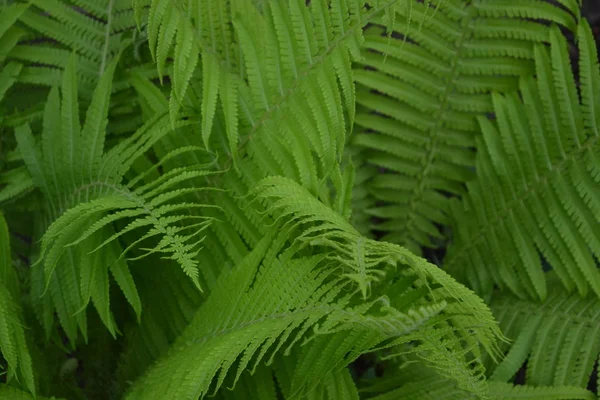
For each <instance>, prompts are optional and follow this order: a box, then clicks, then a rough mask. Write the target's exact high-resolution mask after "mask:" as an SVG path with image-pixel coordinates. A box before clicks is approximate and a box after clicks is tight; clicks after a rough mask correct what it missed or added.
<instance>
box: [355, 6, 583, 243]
mask: <svg viewBox="0 0 600 400" xmlns="http://www.w3.org/2000/svg"><path fill="white" fill-rule="evenodd" d="M409 3H411V4H410V5H404V6H399V7H396V8H395V22H394V24H393V25H394V32H393V35H391V36H390V35H386V33H385V30H384V28H383V27H384V26H386V25H387V26H389V19H388V18H383V17H381V18H379V19H377V20H375V21H374V22H376V23H377V24H376V25H373V26H372V27H371V28H369V29H368V30H367V32H366V33H365V43H364V45H363V53H364V59H362V60H360V61H359V62H358V63H357V64H356V66H355V70H354V75H355V77H356V82H357V84H358V85H357V93H358V94H357V97H356V100H357V104H358V105H359V108H358V111H357V114H356V125H357V128H356V134H355V136H354V137H353V143H354V144H355V145H356V146H360V147H364V148H366V149H368V150H367V151H366V152H365V155H366V159H367V161H368V162H369V164H370V165H372V166H375V167H377V168H379V169H380V170H381V173H379V174H377V175H376V176H374V178H373V179H372V180H371V181H370V182H369V184H368V188H369V191H370V194H371V196H372V197H373V204H372V206H371V208H370V209H369V210H368V212H369V214H370V215H372V216H373V217H375V218H376V222H375V223H374V224H373V225H372V229H373V230H375V231H376V232H380V233H382V234H383V236H382V239H383V240H387V241H391V242H394V243H399V244H402V245H405V246H407V247H408V248H410V249H411V250H413V251H415V252H419V251H420V248H421V247H422V246H425V247H439V246H440V245H442V244H443V243H444V239H445V237H446V233H445V231H444V230H443V229H441V227H443V226H445V225H448V224H449V223H450V222H451V220H450V212H449V211H450V210H449V198H450V197H452V196H456V195H461V194H463V193H464V191H465V190H464V183H465V182H467V181H469V180H470V179H472V178H473V177H474V174H473V166H474V164H475V151H474V150H475V149H474V148H475V147H476V138H477V137H478V136H479V128H478V125H477V122H476V119H475V117H477V116H485V115H487V114H488V113H491V112H492V111H493V106H492V101H491V98H490V96H489V92H490V91H492V90H495V91H505V90H510V89H514V88H517V85H518V77H519V76H521V75H524V74H529V73H533V72H534V62H533V59H534V45H535V44H536V43H543V42H546V41H548V37H549V32H550V30H549V27H548V26H546V25H545V24H543V23H540V20H549V21H553V22H556V23H559V24H561V25H562V26H565V27H566V28H568V29H570V30H574V29H575V22H576V21H575V19H574V18H573V17H572V16H571V14H569V12H568V11H571V12H573V13H574V14H575V15H579V10H578V8H577V5H576V4H569V5H570V7H571V9H569V10H568V11H567V10H565V9H563V8H560V7H557V6H553V5H550V4H549V3H546V2H541V1H537V0H522V1H521V0H518V1H508V2H504V1H502V2H498V1H497V0H478V1H465V0H435V1H434V0H432V1H425V2H409ZM570 3H574V2H570ZM565 6H567V5H565ZM525 16H527V18H529V19H528V20H523V17H525Z"/></svg>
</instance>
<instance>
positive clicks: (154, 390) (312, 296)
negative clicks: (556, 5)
mask: <svg viewBox="0 0 600 400" xmlns="http://www.w3.org/2000/svg"><path fill="white" fill-rule="evenodd" d="M274 232H275V230H274V231H273V233H274ZM277 232H281V231H280V230H277ZM282 239H283V240H282ZM271 240H272V239H270V238H268V237H267V238H265V239H264V240H263V241H262V242H261V244H259V246H258V247H257V248H256V250H255V251H254V252H252V253H251V254H250V255H249V256H248V258H247V259H245V260H244V262H243V264H242V265H240V266H238V268H236V269H235V270H234V271H233V272H232V274H231V275H229V276H227V277H226V278H223V281H222V282H221V285H220V286H219V287H217V288H216V289H215V290H214V291H213V292H212V295H211V297H209V299H208V300H207V302H206V303H205V304H204V305H203V306H202V307H201V308H200V310H199V311H198V313H197V314H196V316H195V317H194V320H193V321H192V322H191V324H190V326H189V327H188V328H187V329H186V331H185V332H184V333H183V334H182V336H181V337H180V338H179V339H178V341H177V342H176V343H175V345H174V346H173V348H172V350H171V351H170V352H169V353H168V354H167V355H166V356H165V357H164V358H163V359H162V360H160V361H159V362H158V363H157V364H156V365H155V367H154V368H152V369H151V370H150V371H149V372H148V373H147V374H146V375H145V376H144V377H143V378H142V379H141V380H138V381H137V382H136V384H135V385H134V386H133V387H132V389H131V390H130V392H129V394H128V396H127V398H131V399H137V398H142V399H143V398H150V397H152V396H156V395H157V394H158V395H161V396H162V395H163V394H169V395H173V394H175V395H176V396H177V397H178V398H182V399H187V398H190V399H191V398H196V397H197V396H201V397H203V396H204V395H206V393H207V391H208V389H209V387H211V382H212V381H213V379H215V380H216V383H215V386H214V387H215V388H216V389H217V390H218V388H219V387H220V386H221V385H222V383H223V381H224V379H225V376H226V375H227V371H228V370H229V369H230V368H232V366H233V364H234V362H235V361H236V359H238V357H240V358H239V365H238V372H237V374H236V378H235V380H234V382H235V381H237V379H238V378H239V376H240V375H241V373H242V371H243V370H244V369H245V368H246V366H248V365H249V364H250V363H252V364H253V365H254V366H255V367H256V365H257V364H258V363H259V362H261V361H262V360H263V358H267V357H268V354H273V355H274V354H276V353H277V352H278V351H279V350H280V349H282V347H283V346H284V345H285V346H287V348H288V349H290V348H291V346H292V345H294V343H296V342H297V341H298V340H300V338H301V337H302V336H304V335H305V333H306V332H307V330H308V329H309V328H311V327H312V326H314V325H315V324H317V323H318V322H319V321H321V322H322V324H320V328H319V329H318V330H317V332H316V333H317V334H318V335H326V334H330V335H331V334H334V333H336V332H344V334H341V333H340V334H337V335H334V339H333V340H332V339H328V340H319V338H318V337H317V338H316V339H314V340H315V341H314V343H317V342H318V343H319V344H320V345H323V344H328V345H327V346H328V347H329V349H327V350H326V352H327V354H329V355H330V356H331V357H321V356H322V353H321V352H320V351H319V347H313V346H311V344H305V346H307V353H306V356H307V357H308V358H307V359H305V360H304V361H305V362H306V364H305V363H304V362H302V364H301V365H315V364H314V363H315V361H316V360H319V359H320V360H321V363H323V364H322V366H320V368H323V370H329V369H330V368H331V367H333V366H334V365H335V364H336V363H338V362H341V360H344V359H346V358H348V359H349V360H352V359H354V358H356V357H357V356H358V355H360V354H361V353H362V352H365V351H368V350H370V349H371V348H373V347H374V346H376V345H377V344H380V343H382V342H384V341H385V340H389V339H397V338H398V337H403V336H404V335H408V334H409V333H410V332H411V331H413V330H415V329H418V328H419V326H420V325H421V324H423V323H424V322H425V321H427V320H428V319H432V318H435V317H434V316H435V315H436V314H437V313H439V309H437V310H434V309H431V310H430V311H431V313H429V312H425V313H423V314H422V315H421V314H419V315H418V318H417V317H416V315H411V314H404V313H400V312H397V311H393V310H388V309H386V308H385V307H384V308H382V310H381V313H382V314H381V315H379V316H378V317H375V318H373V317H374V316H373V317H371V316H369V315H365V314H366V313H367V312H369V310H370V309H371V308H373V306H374V304H375V303H372V302H369V303H366V304H362V305H359V306H357V307H355V308H347V307H345V305H346V304H348V301H349V300H350V296H349V295H346V294H343V293H342V292H341V290H342V289H343V288H344V287H345V286H346V283H345V279H343V278H340V277H336V276H335V274H334V272H335V270H336V267H335V264H334V263H331V262H324V260H325V259H324V257H323V256H320V255H318V256H310V257H303V258H291V256H292V253H291V252H290V250H284V251H283V252H282V253H281V254H280V255H279V256H277V257H275V256H276V254H277V252H275V253H274V249H276V248H278V247H280V246H281V244H282V243H283V241H285V235H284V236H283V238H282V237H281V236H280V237H279V238H277V241H279V242H280V244H279V245H278V246H276V247H275V248H274V249H273V248H270V247H271V246H269V245H270V242H271ZM265 252H266V254H264V253H265ZM260 263H262V266H261V267H259V265H260ZM275 282H276V283H275ZM292 288H293V289H292ZM232 292H236V293H241V296H237V297H231V296H230V295H229V294H230V293H232ZM216 302H218V304H220V305H221V308H220V310H227V311H226V312H225V313H224V314H223V313H222V312H221V311H219V312H217V313H215V310H216V308H214V306H213V304H217V303H216ZM240 304H253V306H252V307H250V308H248V307H240ZM443 306H445V305H442V307H443ZM213 318H218V321H219V322H217V320H215V323H214V324H208V325H207V324H206V321H209V320H211V319H213ZM388 324H389V325H388ZM426 325H427V324H425V326H426ZM348 331H350V334H349V336H350V337H351V338H353V339H352V340H348ZM365 335H367V337H365ZM406 340H410V339H406ZM309 343H313V342H312V341H311V342H309ZM336 343H337V344H336ZM273 347H274V348H273ZM288 351H289V350H288ZM332 351H333V352H332ZM348 352H350V354H348ZM315 357H316V358H315ZM336 360H340V361H336ZM347 362H348V360H346V362H345V363H347ZM330 363H333V364H330ZM345 363H344V364H343V365H345ZM311 373H312V371H311ZM298 374H299V375H296V376H295V379H299V380H300V387H296V385H295V384H293V386H292V390H293V392H296V391H298V390H301V388H305V387H306V384H305V382H307V383H310V382H312V381H313V380H315V377H314V376H312V377H311V374H308V376H307V377H306V378H304V377H303V375H304V374H303V372H302V369H300V370H299V371H298ZM165 375H167V376H169V379H162V380H157V379H155V377H156V376H165ZM317 375H320V374H318V372H317ZM311 378H312V379H311ZM321 378H322V376H318V380H320V379H321ZM305 379H308V381H305ZM304 390H305V389H304Z"/></svg>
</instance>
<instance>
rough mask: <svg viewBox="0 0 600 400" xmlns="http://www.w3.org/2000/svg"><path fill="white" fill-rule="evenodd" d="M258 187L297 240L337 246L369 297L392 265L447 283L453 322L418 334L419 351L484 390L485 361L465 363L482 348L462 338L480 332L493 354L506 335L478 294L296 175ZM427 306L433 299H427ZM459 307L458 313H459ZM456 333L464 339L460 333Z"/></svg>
mask: <svg viewBox="0 0 600 400" xmlns="http://www.w3.org/2000/svg"><path fill="white" fill-rule="evenodd" d="M256 192H257V194H258V196H259V198H264V199H271V200H272V201H271V202H270V204H269V206H268V209H269V210H270V211H271V212H272V213H273V214H274V216H277V217H278V218H283V219H284V220H286V221H287V222H286V224H291V226H292V227H295V228H298V229H299V231H300V232H302V234H300V235H299V236H298V238H297V240H299V241H300V242H303V243H304V244H305V245H310V246H311V247H313V246H314V247H316V248H320V247H321V246H324V247H325V248H329V249H332V250H335V256H334V257H332V259H331V260H332V262H336V263H339V266H340V267H341V268H342V269H341V271H340V272H339V274H340V276H341V277H343V278H345V279H349V280H350V281H352V282H355V283H356V284H357V287H358V290H359V292H360V293H361V294H362V295H363V298H365V297H366V296H367V295H368V294H369V293H371V291H372V290H373V287H376V286H377V285H381V281H382V278H384V277H385V276H386V271H387V272H388V273H389V269H390V268H398V269H400V271H398V272H397V273H399V274H401V275H402V276H407V277H408V276H414V282H412V284H413V285H416V286H417V287H422V288H423V289H425V291H426V292H427V289H428V288H430V287H431V285H441V286H442V288H440V289H437V290H435V291H434V293H435V295H434V298H435V299H436V301H438V302H440V301H448V302H449V304H448V305H447V306H445V307H444V312H443V314H444V315H446V313H448V314H447V317H445V318H449V320H451V321H452V322H451V323H450V324H447V323H446V322H445V318H444V320H442V321H436V325H435V328H433V327H432V328H431V329H429V330H425V331H420V332H419V335H418V336H416V337H414V338H412V340H417V341H420V343H421V344H420V346H418V347H417V348H416V349H415V352H416V353H417V354H419V355H420V356H421V357H422V358H423V359H424V360H426V362H429V363H431V364H432V365H435V366H436V367H437V368H440V370H442V371H443V372H444V373H445V374H447V375H449V376H451V377H452V378H454V379H456V380H457V381H459V382H461V385H465V386H469V390H471V391H474V392H483V391H484V389H482V388H481V387H480V382H481V380H482V379H483V374H482V369H481V366H479V367H478V368H476V369H475V370H469V369H466V368H463V367H461V365H463V364H462V363H464V362H465V359H464V357H465V356H466V355H467V353H469V352H470V351H474V352H475V354H478V350H477V349H476V348H471V346H474V344H473V343H472V344H471V345H467V346H466V349H465V348H464V346H465V344H464V343H461V340H462V339H464V340H466V343H469V342H470V340H468V339H466V338H465V337H463V335H465V333H466V332H471V333H470V335H475V336H476V337H477V342H478V343H480V344H482V345H483V347H484V348H485V349H486V351H487V352H488V353H490V354H491V355H492V356H495V355H497V354H498V353H497V348H496V345H495V340H496V338H497V337H501V334H500V331H499V330H498V328H497V327H496V325H495V322H494V318H493V317H492V315H491V313H490V311H489V310H488V309H487V307H486V306H485V305H484V304H483V302H482V301H481V300H480V299H479V298H477V296H475V295H474V294H473V293H472V292H470V291H469V290H468V289H466V288H464V287H461V286H460V285H457V284H456V282H454V281H453V280H452V279H451V278H450V277H449V276H448V275H446V274H445V273H444V272H443V271H441V270H440V269H439V268H437V267H434V266H432V265H430V264H428V263H426V262H425V261H424V260H422V259H420V258H418V257H416V256H414V255H412V254H411V253H410V252H409V251H407V250H405V249H403V248H401V247H398V246H396V245H393V244H390V243H384V242H376V241H373V240H369V239H365V238H362V237H361V236H360V235H359V234H358V232H357V231H356V230H355V229H354V228H353V227H352V226H350V225H349V224H348V223H347V222H346V220H344V219H343V218H341V217H340V216H339V215H338V214H336V213H335V212H334V211H332V210H331V209H330V208H328V207H327V206H325V205H324V204H323V203H320V202H319V201H318V200H317V199H315V198H314V197H313V196H312V195H311V194H310V193H309V192H308V191H307V190H306V189H304V188H302V187H301V186H300V185H299V184H297V183H295V182H293V181H292V180H289V179H286V178H283V177H271V178H265V179H264V180H263V181H261V182H260V183H259V185H258V186H257V188H256ZM387 279H389V276H388V278H387ZM383 282H385V280H384V279H383ZM413 301H414V300H413ZM392 304H393V303H392ZM413 304H414V303H413ZM422 306H424V307H430V306H432V305H431V303H425V304H423V305H422ZM454 313H456V317H453V315H454ZM463 315H473V318H474V319H473V320H471V319H470V318H471V317H467V318H465V319H463V317H462V316H463ZM388 323H389V322H388ZM367 326H368V325H367ZM476 327H477V328H476ZM455 334H456V335H458V337H461V338H462V339H458V338H457V337H455V336H454V335H455ZM408 336H410V335H408ZM440 343H445V344H444V346H447V347H448V348H450V349H452V350H450V351H445V350H442V351H441V350H440V349H441V347H440ZM475 346H476V345H475ZM475 362H476V361H475ZM476 363H477V362H476ZM450 365H452V367H449V366H450ZM466 382H469V383H466Z"/></svg>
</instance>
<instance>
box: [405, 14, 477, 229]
mask: <svg viewBox="0 0 600 400" xmlns="http://www.w3.org/2000/svg"><path fill="white" fill-rule="evenodd" d="M472 6H473V5H472V4H470V5H469V7H472ZM465 19H468V20H470V19H472V18H471V17H470V16H469V14H468V13H467V16H466V17H465V18H464V19H463V22H464V20H465ZM466 26H467V27H468V28H466V29H463V30H462V32H461V36H460V41H459V43H458V45H457V46H456V53H455V54H454V58H453V59H452V69H451V70H450V73H449V83H448V85H446V91H445V92H444V95H443V97H442V98H441V101H440V103H439V104H440V105H439V107H438V111H437V113H436V115H435V121H436V123H435V125H434V126H433V127H432V128H430V129H429V133H430V140H428V141H427V145H426V157H424V164H423V162H422V163H421V164H420V166H421V167H422V168H423V170H422V172H421V173H420V174H419V175H418V178H417V182H418V183H417V185H416V186H415V187H413V190H412V194H411V200H410V202H409V205H408V206H409V211H408V218H406V219H404V229H402V230H401V231H406V232H411V226H412V225H413V223H414V222H415V214H416V213H417V212H418V211H417V210H416V209H415V205H416V204H417V203H419V202H421V201H422V199H423V194H424V185H425V183H426V181H427V176H428V175H429V171H430V169H431V167H432V166H433V158H434V157H435V155H436V153H437V151H436V145H437V143H438V141H439V140H440V131H441V129H440V128H441V125H442V124H443V123H444V121H443V120H442V118H441V116H442V114H443V113H444V111H446V108H447V107H446V106H447V104H448V98H449V96H450V95H451V94H452V91H453V89H454V81H455V78H456V76H457V75H459V74H460V70H459V61H460V58H461V56H462V54H461V51H462V49H463V45H464V43H465V39H466V38H467V37H468V36H467V33H470V32H471V31H472V28H471V24H470V23H469V24H466Z"/></svg>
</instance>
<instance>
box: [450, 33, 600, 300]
mask: <svg viewBox="0 0 600 400" xmlns="http://www.w3.org/2000/svg"><path fill="white" fill-rule="evenodd" d="M550 39H551V47H550V48H548V47H546V46H544V45H538V46H536V48H535V53H536V75H537V79H534V78H533V77H530V76H529V77H523V78H522V79H521V81H520V93H519V94H517V93H507V94H505V95H501V94H494V95H493V97H492V99H493V105H494V112H495V119H493V120H490V119H487V118H484V117H481V118H480V119H479V124H480V127H481V130H482V134H483V137H482V139H481V141H480V142H479V144H480V145H479V146H478V147H479V155H478V159H477V167H476V168H477V176H478V180H477V181H476V182H473V183H469V185H468V194H467V195H466V196H465V197H464V200H463V202H462V204H459V203H455V207H453V208H452V211H453V215H454V221H455V222H454V224H453V228H454V240H453V243H452V244H451V245H450V247H449V249H448V254H447V257H446V260H445V266H446V268H447V269H448V270H449V271H451V272H452V273H453V274H455V276H457V277H459V278H460V279H462V280H463V281H468V282H469V285H470V286H471V287H472V288H474V289H475V290H476V291H477V292H478V293H482V294H487V293H489V292H490V291H491V289H492V285H493V284H498V285H500V286H501V287H502V288H505V287H506V288H508V289H509V290H511V291H512V292H513V293H515V294H516V295H517V296H520V297H523V298H525V297H529V298H532V299H539V300H544V299H545V298H546V296H547V294H548V289H547V285H546V282H545V275H544V272H543V268H542V265H543V264H542V263H543V260H545V261H547V262H548V263H549V264H550V266H551V268H552V269H553V270H554V271H555V272H556V274H557V276H558V277H559V279H560V281H561V282H562V283H563V285H564V287H565V288H566V289H567V290H568V291H572V290H575V289H576V290H577V291H578V292H579V293H580V294H581V295H582V296H585V295H586V294H587V293H588V291H589V290H590V289H591V290H592V291H593V292H594V293H595V295H596V296H600V270H599V269H598V264H597V262H598V261H597V260H598V257H600V252H599V249H600V232H599V231H598V224H599V223H600V219H599V215H600V197H599V193H598V191H597V187H598V183H599V182H600V181H599V178H600V173H599V171H600V169H599V165H600V164H599V163H598V149H599V148H600V142H599V140H598V138H599V137H600V136H598V130H597V129H596V126H597V119H598V118H599V116H598V114H597V113H596V111H595V110H596V108H598V107H600V102H599V100H600V98H599V97H598V96H597V94H595V93H594V88H595V87H598V84H599V82H600V69H599V67H598V61H597V55H596V51H590V47H591V46H592V44H593V43H594V39H593V37H592V34H591V30H590V28H589V25H587V23H586V22H582V23H581V26H580V27H579V29H578V36H577V40H578V45H579V48H580V60H579V64H580V68H579V71H580V74H581V81H580V89H579V90H578V89H577V87H576V86H575V81H574V77H573V72H572V69H571V63H570V59H569V56H568V53H567V43H566V41H565V39H564V37H563V36H562V34H561V33H560V31H559V29H558V28H557V27H554V28H553V29H552V34H551V36H550ZM580 93H581V95H580Z"/></svg>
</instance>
